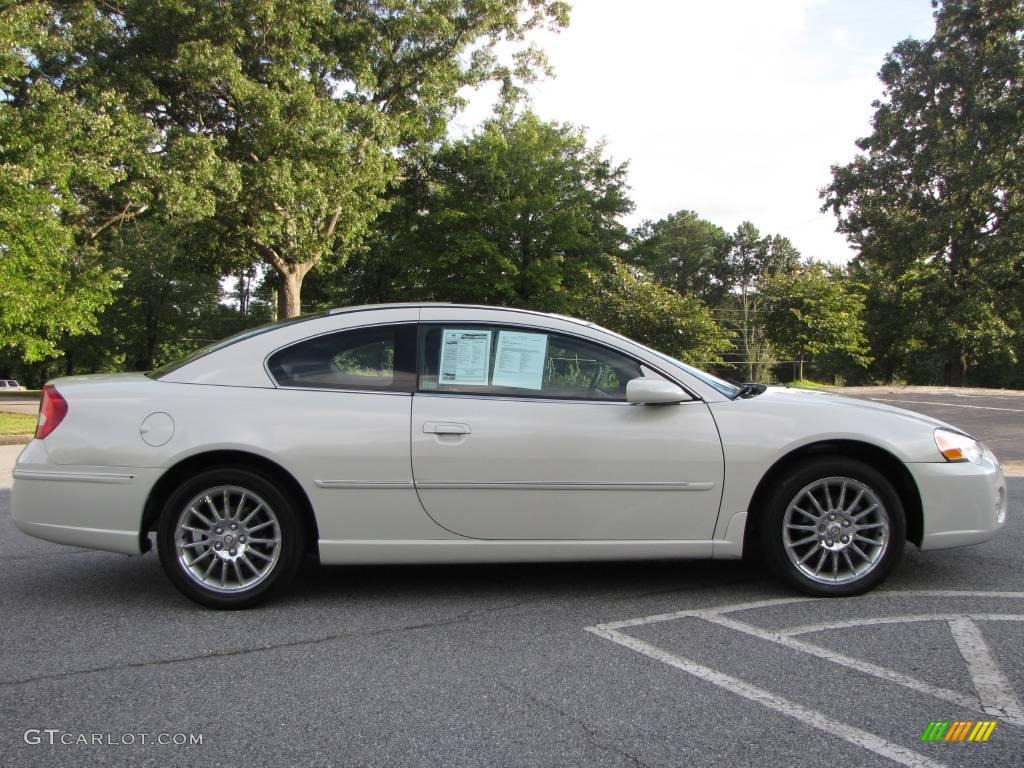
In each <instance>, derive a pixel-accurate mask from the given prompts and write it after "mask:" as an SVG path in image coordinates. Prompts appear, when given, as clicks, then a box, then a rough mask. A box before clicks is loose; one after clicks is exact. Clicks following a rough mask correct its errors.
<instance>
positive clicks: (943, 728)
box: [921, 720, 997, 741]
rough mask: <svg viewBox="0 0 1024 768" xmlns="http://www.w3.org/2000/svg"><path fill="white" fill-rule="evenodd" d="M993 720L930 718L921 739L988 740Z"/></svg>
mask: <svg viewBox="0 0 1024 768" xmlns="http://www.w3.org/2000/svg"><path fill="white" fill-rule="evenodd" d="M996 722H997V721H995V720H979V721H978V722H974V721H973V720H954V721H952V722H950V721H949V720H932V721H931V722H930V723H928V727H927V728H925V729H924V733H922V734H921V741H988V737H989V736H991V735H992V731H994V730H995V729H996Z"/></svg>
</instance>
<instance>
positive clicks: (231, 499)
mask: <svg viewBox="0 0 1024 768" xmlns="http://www.w3.org/2000/svg"><path fill="white" fill-rule="evenodd" d="M302 536H303V527H302V521H301V519H300V518H299V517H298V515H297V513H296V510H295V505H294V503H293V502H292V501H291V499H289V498H288V496H287V495H286V494H285V493H282V492H281V491H280V490H278V489H277V488H276V487H275V486H274V485H273V484H272V483H270V482H268V481H267V480H265V479H264V478H262V477H260V476H259V475H256V474H254V473H252V472H250V471H248V470H245V469H240V468H233V467H223V468H217V469H211V470H208V471H206V472H203V473H202V474H200V475H197V476H195V477H193V478H190V479H188V480H186V481H185V482H183V483H182V484H181V485H180V486H178V488H177V489H176V490H175V491H174V492H173V493H172V494H171V495H170V497H169V498H168V499H167V502H166V504H165V505H164V509H163V512H162V514H161V516H160V522H159V525H158V528H157V543H158V547H159V551H160V562H161V564H162V565H163V567H164V570H165V571H166V573H167V576H168V578H170V580H171V582H172V583H173V584H174V586H175V587H177V588H178V589H179V590H180V591H181V592H182V593H183V594H184V595H186V596H187V597H189V598H191V599H192V600H195V601H196V602H197V603H201V604H202V605H205V606H208V607H211V608H247V607H249V606H252V605H255V604H256V603H258V602H260V601H262V600H264V599H266V597H267V596H269V595H270V593H271V592H272V591H275V590H278V589H281V588H282V587H284V586H285V585H286V584H287V583H288V582H289V581H291V579H292V578H293V577H294V575H295V571H296V570H297V568H298V565H299V562H300V559H301V553H302Z"/></svg>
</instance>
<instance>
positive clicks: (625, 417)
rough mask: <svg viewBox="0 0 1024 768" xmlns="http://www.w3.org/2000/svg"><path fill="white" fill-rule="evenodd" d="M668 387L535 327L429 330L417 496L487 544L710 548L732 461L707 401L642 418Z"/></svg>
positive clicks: (416, 430) (579, 342) (633, 366)
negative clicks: (641, 396)
mask: <svg viewBox="0 0 1024 768" xmlns="http://www.w3.org/2000/svg"><path fill="white" fill-rule="evenodd" d="M645 374H646V375H657V374H655V373H653V372H651V371H647V370H645V369H643V367H642V366H641V364H640V363H638V362H637V361H635V360H633V359H631V358H630V357H628V356H627V355H625V354H623V353H621V352H619V351H617V350H614V349H611V348H609V347H606V346H602V345H600V344H597V343H594V342H593V341H590V340H586V339H582V338H579V337H575V336H572V335H570V334H564V333H553V332H552V333H549V332H545V331H543V330H538V329H536V328H526V327H516V326H502V325H473V324H466V323H448V324H440V323H438V324H424V325H421V328H420V341H419V379H418V382H419V383H418V389H417V391H416V393H415V395H414V397H413V408H412V464H413V476H414V481H415V484H416V488H417V492H418V494H419V497H420V500H421V502H422V504H423V506H424V509H425V510H426V512H427V513H428V514H429V515H430V517H431V518H432V519H433V520H434V521H435V522H437V523H438V524H439V525H441V526H443V527H444V528H447V529H448V530H450V531H453V532H455V533H458V534H461V535H463V536H468V537H473V538H479V539H561V540H583V539H590V540H614V539H630V540H709V539H711V538H712V533H713V530H714V526H715V520H716V518H717V515H718V507H719V501H720V499H721V492H722V481H723V459H722V448H721V443H720V441H719V437H718V432H717V429H716V427H715V424H714V420H713V419H712V416H711V414H710V411H709V409H708V408H707V406H706V405H705V404H704V403H703V402H701V401H700V400H697V399H693V400H690V401H688V402H683V403H678V404H672V405H631V404H629V403H627V402H626V395H625V392H626V383H627V382H628V381H629V380H631V379H633V378H636V377H639V376H641V375H645Z"/></svg>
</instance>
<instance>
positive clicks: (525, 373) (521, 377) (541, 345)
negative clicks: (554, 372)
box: [491, 331, 548, 389]
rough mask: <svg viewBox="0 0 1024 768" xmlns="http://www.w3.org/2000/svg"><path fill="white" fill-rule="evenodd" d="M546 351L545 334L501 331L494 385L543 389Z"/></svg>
mask: <svg viewBox="0 0 1024 768" xmlns="http://www.w3.org/2000/svg"><path fill="white" fill-rule="evenodd" d="M547 351H548V335H547V334H546V333H519V332H514V331H499V333H498V350H497V354H496V355H495V359H494V376H493V377H492V379H491V383H492V384H493V385H494V386H496V387H518V388H519V389H540V388H541V382H542V381H543V379H544V359H545V357H546V356H547Z"/></svg>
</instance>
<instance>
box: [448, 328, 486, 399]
mask: <svg viewBox="0 0 1024 768" xmlns="http://www.w3.org/2000/svg"><path fill="white" fill-rule="evenodd" d="M440 359H441V370H440V372H439V374H440V375H439V377H438V383H439V384H441V385H445V384H448V385H451V384H478V385H484V386H486V385H487V367H488V365H490V362H491V332H490V331H477V330H454V329H449V328H445V329H444V333H443V334H442V336H441V358H440Z"/></svg>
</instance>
